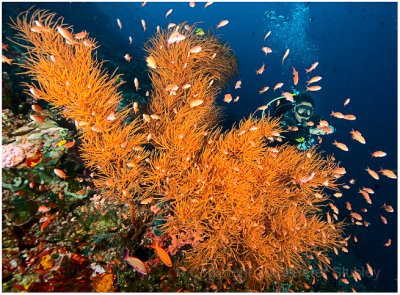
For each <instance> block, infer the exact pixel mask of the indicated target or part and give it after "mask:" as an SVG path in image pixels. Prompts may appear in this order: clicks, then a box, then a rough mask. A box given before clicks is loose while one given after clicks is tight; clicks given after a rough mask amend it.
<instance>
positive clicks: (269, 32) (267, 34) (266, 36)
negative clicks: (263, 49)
mask: <svg viewBox="0 0 400 295" xmlns="http://www.w3.org/2000/svg"><path fill="white" fill-rule="evenodd" d="M269 35H271V31H268V33H266V34H265V36H264V40H265V39H267V38H268V37H269Z"/></svg>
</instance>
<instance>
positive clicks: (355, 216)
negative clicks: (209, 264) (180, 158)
mask: <svg viewBox="0 0 400 295" xmlns="http://www.w3.org/2000/svg"><path fill="white" fill-rule="evenodd" d="M146 4H147V2H143V3H142V4H141V6H142V7H144V6H145V5H146ZM211 4H213V1H209V2H206V3H205V5H204V8H207V7H208V6H210V5H211ZM195 5H196V3H195V2H189V6H190V7H192V8H193V7H195ZM172 12H173V9H169V10H168V11H167V12H166V14H165V17H166V18H167V17H168V16H170V15H171V13H172ZM228 24H229V21H228V20H226V19H224V20H221V21H220V22H219V23H218V24H217V25H216V29H219V28H222V27H224V26H226V25H228ZM117 25H118V27H119V29H122V21H121V20H120V19H117ZM141 25H142V28H143V31H146V29H147V27H146V21H145V20H144V19H142V20H141ZM174 26H175V24H173V23H170V24H169V25H168V28H172V27H174ZM188 28H190V27H188ZM31 30H32V31H33V32H37V33H40V34H42V33H46V32H49V31H52V29H50V28H46V27H45V26H44V25H43V24H41V23H40V22H39V21H36V22H35V26H34V27H32V28H31ZM159 31H160V27H159V26H157V32H159ZM57 32H58V33H59V34H60V35H61V36H62V37H63V38H64V39H65V40H66V42H67V43H68V44H71V45H74V44H77V41H75V40H80V39H83V38H86V37H87V36H88V32H86V31H82V32H80V33H77V34H75V35H73V34H72V33H71V32H70V31H68V30H67V29H65V28H62V27H57ZM271 33H272V32H271V31H269V32H267V33H266V35H265V36H264V41H267V39H268V38H269V36H270V35H271ZM128 39H129V44H132V42H133V40H132V37H131V36H129V38H128ZM184 40H185V36H184V35H182V34H180V33H179V32H178V31H175V32H173V33H172V34H171V36H170V37H169V39H168V44H167V45H168V46H169V45H171V44H173V43H179V42H181V41H184ZM83 44H84V45H85V46H89V47H93V46H95V44H94V43H93V42H92V41H91V40H89V39H86V40H85V41H84V43H83ZM2 49H3V51H7V45H6V44H3V45H2ZM201 50H202V48H201V47H200V46H196V47H194V48H192V49H191V50H190V52H189V54H196V53H199V52H200V51H201ZM292 50H295V49H292ZM261 51H262V52H263V53H264V56H265V57H267V56H268V55H271V54H274V51H273V50H272V49H271V48H270V47H267V46H263V47H262V48H261ZM289 54H290V49H289V48H287V49H286V51H285V53H284V54H283V57H282V60H281V63H282V65H283V64H284V62H285V60H286V58H287V57H288V56H289ZM123 58H124V59H125V60H126V61H127V62H130V61H131V58H132V57H131V56H130V55H129V53H126V54H125V55H124V56H123ZM212 58H215V55H214V56H213V57H212ZM51 59H52V61H53V62H55V60H53V59H55V58H54V57H51ZM2 62H3V63H7V64H9V65H11V64H12V63H13V60H12V59H9V58H7V57H6V56H4V54H2ZM146 62H147V66H148V67H149V68H153V69H155V68H156V67H157V63H156V60H155V59H154V57H152V56H149V57H147V59H146ZM318 64H319V63H318V62H314V63H313V64H312V65H310V67H309V68H308V69H305V73H306V74H310V73H311V72H313V71H314V70H316V68H317V66H318ZM292 69H293V85H294V86H297V85H298V82H299V72H298V71H297V70H296V69H295V67H293V66H292ZM264 71H265V63H263V64H262V65H261V66H260V68H259V69H257V70H256V71H255V72H256V75H262V74H263V73H264ZM307 78H308V80H307V81H306V83H307V85H306V91H319V90H321V86H319V85H314V83H316V82H318V81H320V80H321V79H322V77H321V76H313V77H307ZM133 82H134V87H135V90H136V91H138V90H139V89H140V88H139V80H138V79H137V78H134V81H133ZM212 82H213V81H211V82H210V85H209V86H211V84H212ZM287 84H289V83H287ZM310 84H313V85H310ZM241 86H242V81H241V80H239V81H237V82H236V83H235V87H234V88H235V89H239V88H241ZM283 86H284V83H283V82H278V83H276V84H275V86H274V87H273V90H274V91H277V90H278V89H281V88H282V87H283ZM189 87H190V84H186V85H184V86H182V88H184V89H187V88H189ZM177 89H178V86H177V85H172V84H171V85H168V87H167V88H166V90H167V91H169V93H170V95H176V90H177ZM269 89H270V87H269V86H264V87H263V88H262V89H260V90H259V94H263V93H265V92H267V91H268V90H269ZM30 92H31V93H32V95H34V96H35V97H37V98H40V96H41V92H40V91H39V90H38V89H35V88H31V89H30ZM149 95H150V94H149V91H147V92H146V96H149ZM282 96H283V97H285V98H286V99H287V100H288V101H291V102H293V101H294V99H293V95H292V94H291V93H290V92H282ZM232 100H233V101H234V102H237V101H238V100H239V96H236V98H235V99H233V96H232V94H230V93H226V94H225V95H224V98H223V101H224V102H226V103H230V102H231V101H232ZM202 103H203V100H202V99H195V100H193V101H191V102H190V107H191V108H193V107H197V106H199V105H201V104H202ZM278 103H279V101H278ZM349 103H350V98H347V99H345V101H344V103H343V107H346V106H347V105H348V104H349ZM267 108H268V105H267V104H266V105H263V106H260V107H258V108H257V110H261V111H264V110H265V109H267ZM32 110H33V111H35V112H36V113H39V114H37V115H30V118H31V119H32V120H34V121H35V122H37V123H39V124H41V123H43V122H45V120H46V119H45V117H44V116H43V114H44V112H43V110H42V108H41V107H40V106H39V105H36V104H34V105H32ZM133 111H134V113H135V114H136V113H137V112H138V111H139V105H138V102H134V103H133ZM330 115H331V116H332V117H334V118H336V119H344V120H350V121H352V120H356V116H355V115H353V114H343V113H342V112H338V111H332V113H331V114H330ZM114 119H115V114H110V116H109V117H108V118H107V120H114ZM151 119H153V120H157V119H159V118H157V116H156V115H147V114H143V120H144V121H145V122H149V121H150V120H151ZM81 123H82V122H81ZM313 124H314V123H313V122H308V123H307V125H308V126H312V125H313ZM316 127H317V128H318V129H320V130H323V131H325V132H326V133H327V134H330V133H332V130H331V129H330V127H329V123H328V122H327V121H326V120H321V121H320V122H319V124H318V125H317V126H316ZM99 128H100V127H96V126H92V130H93V131H95V132H101V130H99ZM296 130H297V127H296V126H292V127H290V128H289V131H296ZM350 135H351V139H353V140H355V141H357V142H359V143H361V144H366V140H365V138H364V137H363V135H362V134H361V132H360V131H358V130H354V129H352V131H350ZM321 142H322V138H321V137H319V143H321ZM74 144H75V141H73V142H70V143H68V144H66V145H65V146H66V147H67V145H68V147H72V146H73V145H74ZM332 144H333V145H334V146H336V147H337V148H338V149H340V150H342V151H345V152H348V151H349V148H348V147H347V145H346V144H345V143H342V142H338V141H336V140H333V142H332ZM270 149H271V151H272V152H273V153H278V152H279V149H277V148H270ZM385 156H387V154H386V153H385V152H384V151H381V150H377V151H373V152H372V153H371V157H372V158H380V157H385ZM365 171H366V172H367V173H368V174H369V175H370V176H371V177H372V178H373V179H375V180H379V179H380V176H379V174H378V173H380V174H381V175H383V176H385V177H387V178H390V179H397V175H396V174H395V173H394V172H393V171H392V170H390V169H384V168H380V170H379V171H375V170H373V169H371V168H369V167H366V168H365ZM54 173H55V175H57V176H58V177H60V178H62V179H66V178H67V177H68V176H67V175H66V173H65V172H64V171H63V170H61V169H59V168H55V169H54ZM334 173H336V174H338V175H344V174H346V169H345V168H343V167H338V168H336V169H335V171H334ZM313 177H314V173H313V172H312V173H311V174H310V175H308V176H307V177H306V178H305V179H302V180H299V181H302V182H308V181H309V180H310V179H312V178H313ZM354 183H355V180H354V179H351V180H350V181H349V184H350V185H353V184H354ZM342 188H344V189H350V186H349V185H347V184H343V185H342ZM358 192H359V193H360V194H361V195H362V197H363V198H364V199H365V201H366V202H367V204H372V200H371V197H370V195H372V194H374V191H373V190H372V189H371V188H368V187H362V188H360V189H359V191H358ZM342 196H343V194H342V192H337V193H335V194H334V197H336V198H341V197H342ZM329 206H330V208H331V209H332V211H333V212H334V213H335V214H334V216H335V218H336V217H337V215H338V214H339V209H338V208H337V207H336V206H335V205H334V204H332V203H330V204H329ZM381 208H382V209H383V210H384V211H385V212H387V213H393V212H394V209H393V207H392V206H391V205H389V204H386V203H383V204H382V206H381ZM346 209H347V210H348V211H349V216H350V220H351V222H352V223H353V224H355V225H360V226H362V225H364V226H365V227H368V226H369V222H368V221H366V220H363V219H364V218H363V216H362V215H361V214H360V213H359V212H355V211H353V208H352V205H351V203H350V202H349V201H346ZM46 210H47V211H48V210H50V209H49V208H47V207H46V206H40V207H39V211H40V212H46ZM361 211H362V212H363V213H365V212H367V209H366V208H362V209H361ZM53 218H54V216H52V217H48V218H45V219H44V220H41V221H40V222H43V224H42V226H41V231H42V230H43V229H44V228H45V227H46V226H47V225H48V223H49V222H50V221H51V220H52V219H53ZM380 219H381V221H382V222H383V223H384V224H387V219H386V217H385V216H384V215H380ZM327 220H328V222H331V216H330V214H329V212H327ZM348 238H349V237H348ZM348 238H347V239H348ZM353 239H354V241H355V242H357V237H356V236H353ZM382 245H384V246H385V247H389V246H390V245H391V239H390V238H389V239H388V240H387V241H386V242H384V243H382ZM149 247H150V248H153V249H154V250H155V253H156V254H157V255H158V257H159V258H160V260H161V261H162V262H163V263H164V264H165V265H167V266H168V267H171V266H172V261H171V258H170V257H169V255H168V253H167V252H166V251H165V250H164V249H162V248H161V247H160V246H159V245H157V243H156V242H153V244H152V245H151V246H149ZM334 250H335V253H336V254H338V252H337V249H334ZM342 250H343V249H342ZM343 251H345V252H347V249H344V250H343ZM124 260H125V261H126V262H127V263H128V264H129V265H131V266H132V267H133V268H134V269H135V270H137V271H138V272H140V273H142V274H147V273H148V271H147V266H146V265H145V264H144V263H143V262H142V261H141V260H139V259H138V258H136V257H133V256H129V253H126V254H125V256H124ZM366 268H367V272H368V273H369V274H370V275H371V276H372V275H373V274H374V270H373V268H372V267H371V265H370V264H369V263H366ZM333 276H334V277H335V273H333ZM352 276H353V278H354V280H355V281H359V280H361V276H360V274H359V273H358V272H357V271H356V270H354V271H353V273H352ZM336 279H338V277H337V275H336ZM341 281H342V282H343V283H345V284H349V281H348V280H347V279H346V278H341ZM304 284H305V287H306V289H309V287H310V286H308V285H307V284H306V283H304ZM353 291H354V289H353Z"/></svg>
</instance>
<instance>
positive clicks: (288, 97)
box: [282, 92, 294, 102]
mask: <svg viewBox="0 0 400 295" xmlns="http://www.w3.org/2000/svg"><path fill="white" fill-rule="evenodd" d="M282 96H283V97H285V98H286V100H288V101H290V102H294V98H293V94H291V93H290V92H283V93H282Z"/></svg>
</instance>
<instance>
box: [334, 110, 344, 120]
mask: <svg viewBox="0 0 400 295" xmlns="http://www.w3.org/2000/svg"><path fill="white" fill-rule="evenodd" d="M331 116H333V117H335V118H338V119H343V118H344V115H343V114H342V113H341V112H334V111H332V113H331Z"/></svg>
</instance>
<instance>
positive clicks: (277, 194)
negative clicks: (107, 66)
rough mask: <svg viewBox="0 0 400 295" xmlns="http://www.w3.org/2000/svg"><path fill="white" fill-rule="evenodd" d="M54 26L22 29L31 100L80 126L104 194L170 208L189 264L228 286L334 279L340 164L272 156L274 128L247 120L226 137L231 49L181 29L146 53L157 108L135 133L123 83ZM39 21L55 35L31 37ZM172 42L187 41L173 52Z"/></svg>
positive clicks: (281, 153) (288, 152)
mask: <svg viewBox="0 0 400 295" xmlns="http://www.w3.org/2000/svg"><path fill="white" fill-rule="evenodd" d="M53 18H54V15H53V14H51V13H48V12H44V11H37V12H34V13H33V14H32V16H31V17H30V18H28V14H25V15H23V16H22V18H20V19H18V20H17V21H16V22H15V23H14V24H13V26H14V28H15V29H17V30H18V31H19V36H18V37H19V38H20V39H22V40H23V41H29V42H30V44H29V45H23V46H24V47H25V48H26V50H27V52H28V54H27V57H28V58H27V62H26V63H25V64H23V65H21V66H22V67H24V68H26V69H27V73H28V74H30V75H31V76H32V78H33V80H34V81H35V83H36V84H35V86H34V87H35V88H38V89H39V90H40V92H35V91H34V93H40V95H35V94H33V96H34V97H36V98H41V99H45V100H47V101H49V102H51V103H52V104H53V105H54V106H55V107H61V108H62V109H63V111H64V114H65V116H66V117H67V118H70V119H73V120H75V122H76V125H77V127H79V128H80V130H81V138H82V142H83V144H82V148H81V151H82V155H83V158H84V159H85V162H86V164H87V166H88V167H90V168H93V169H96V170H97V171H98V177H97V178H96V179H95V184H96V186H97V187H98V188H99V189H102V190H105V194H106V195H107V196H108V197H115V196H116V198H117V199H118V200H122V201H123V202H129V203H130V204H131V208H132V207H133V205H134V204H136V205H139V204H138V203H139V202H138V201H139V199H140V198H147V197H148V196H152V197H153V198H154V202H155V201H157V202H158V204H163V206H164V207H165V210H163V212H164V213H163V214H164V217H165V219H166V221H167V222H166V224H164V225H163V230H164V232H165V233H167V234H169V235H170V236H172V237H174V238H176V239H177V241H178V244H179V245H180V246H182V245H184V244H185V243H187V244H190V245H191V248H190V249H189V250H188V251H187V252H186V261H185V263H186V264H187V265H189V266H190V267H191V269H193V270H195V271H196V272H197V273H199V274H203V275H212V276H213V278H218V279H220V281H221V282H225V281H227V282H231V281H233V280H236V281H242V280H247V282H248V283H249V284H251V285H254V286H266V287H271V286H272V285H273V283H274V282H282V281H287V280H290V279H292V278H293V277H296V276H301V275H303V273H304V272H307V271H308V270H309V268H308V264H309V263H310V261H311V260H315V261H316V264H318V265H319V267H320V268H321V269H325V268H329V259H328V253H329V251H330V250H332V249H334V248H338V247H340V246H341V245H342V244H343V243H345V242H343V241H342V238H341V234H342V228H341V223H335V222H334V221H332V217H331V215H329V217H327V218H326V219H325V216H324V214H323V211H322V206H326V204H327V203H328V202H329V198H328V194H327V193H326V191H327V190H328V189H335V184H334V183H335V180H336V179H337V177H338V175H335V174H334V173H333V169H334V168H336V167H337V165H336V164H335V163H334V162H333V161H332V159H329V158H328V159H323V158H322V157H321V156H320V155H318V154H317V153H316V151H315V150H311V151H309V152H308V153H302V152H299V151H298V150H296V148H294V147H291V146H281V147H279V148H278V150H276V149H271V148H269V146H268V145H269V143H270V142H271V141H275V140H278V139H279V137H280V132H281V130H280V129H279V124H278V121H277V120H273V119H265V118H262V119H258V118H255V117H254V116H250V117H249V118H248V119H245V120H243V121H241V122H240V124H239V126H237V127H234V128H232V129H231V130H230V131H228V132H225V133H221V129H220V128H218V125H217V123H218V119H219V115H220V109H219V108H218V107H217V106H216V104H215V98H216V95H217V94H218V92H219V91H220V90H221V89H222V87H223V86H224V85H225V84H226V83H227V81H228V80H229V79H230V78H231V77H232V76H233V75H234V74H235V72H236V61H235V58H234V57H233V54H232V52H231V50H230V49H229V47H228V46H227V45H224V44H222V43H220V42H219V41H218V40H217V39H216V38H215V37H212V36H210V35H205V36H197V35H196V34H195V33H194V30H193V28H190V27H188V26H187V25H184V24H182V25H180V26H179V27H177V28H174V29H173V30H171V29H170V30H165V31H161V32H160V33H158V34H157V35H156V36H155V37H154V38H152V39H151V40H150V41H149V43H148V44H147V46H146V50H147V52H148V54H149V56H151V57H152V58H153V59H154V61H155V66H154V67H153V68H152V69H151V70H150V77H151V80H152V84H153V91H152V95H151V102H150V105H149V109H148V111H147V113H146V114H145V116H144V118H145V120H140V119H136V120H135V121H134V122H133V123H131V124H126V123H125V119H126V117H127V114H128V113H127V112H128V111H127V110H123V111H121V112H117V105H118V103H119V101H120V99H121V95H120V93H118V91H117V88H118V83H117V80H116V78H117V77H118V76H109V75H108V74H106V73H105V72H103V71H101V63H99V62H97V60H96V58H95V56H93V52H92V50H93V47H87V46H85V45H84V44H83V41H77V42H78V44H76V45H69V44H66V43H65V40H64V39H63V37H61V35H59V34H58V33H56V31H55V28H56V27H57V26H60V25H62V20H60V19H59V20H57V21H55V22H53ZM35 20H38V21H40V22H42V23H43V25H44V26H45V27H48V28H50V29H51V30H50V31H49V32H46V33H41V34H39V33H35V32H32V31H31V28H32V26H34V25H35V23H34V21H35ZM174 32H179V33H180V34H182V35H184V36H185V40H183V41H181V42H179V43H173V44H170V45H168V41H167V40H168V38H169V37H170V36H171V34H172V33H174ZM92 41H93V40H92ZM195 47H197V50H196V52H195V53H190V50H191V49H193V48H195ZM199 47H201V50H200V51H199V50H198V48H199ZM51 55H53V58H51ZM54 57H55V61H54ZM55 64H57V66H55ZM67 82H68V83H67ZM29 87H32V85H29ZM196 100H197V102H199V100H201V103H198V104H196V106H194V105H193V104H191V103H193V101H196ZM114 117H115V119H114ZM110 118H113V119H110ZM145 144H151V145H153V147H154V149H152V150H146V149H145V148H144V145H145ZM333 219H337V216H336V215H335V214H333Z"/></svg>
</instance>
